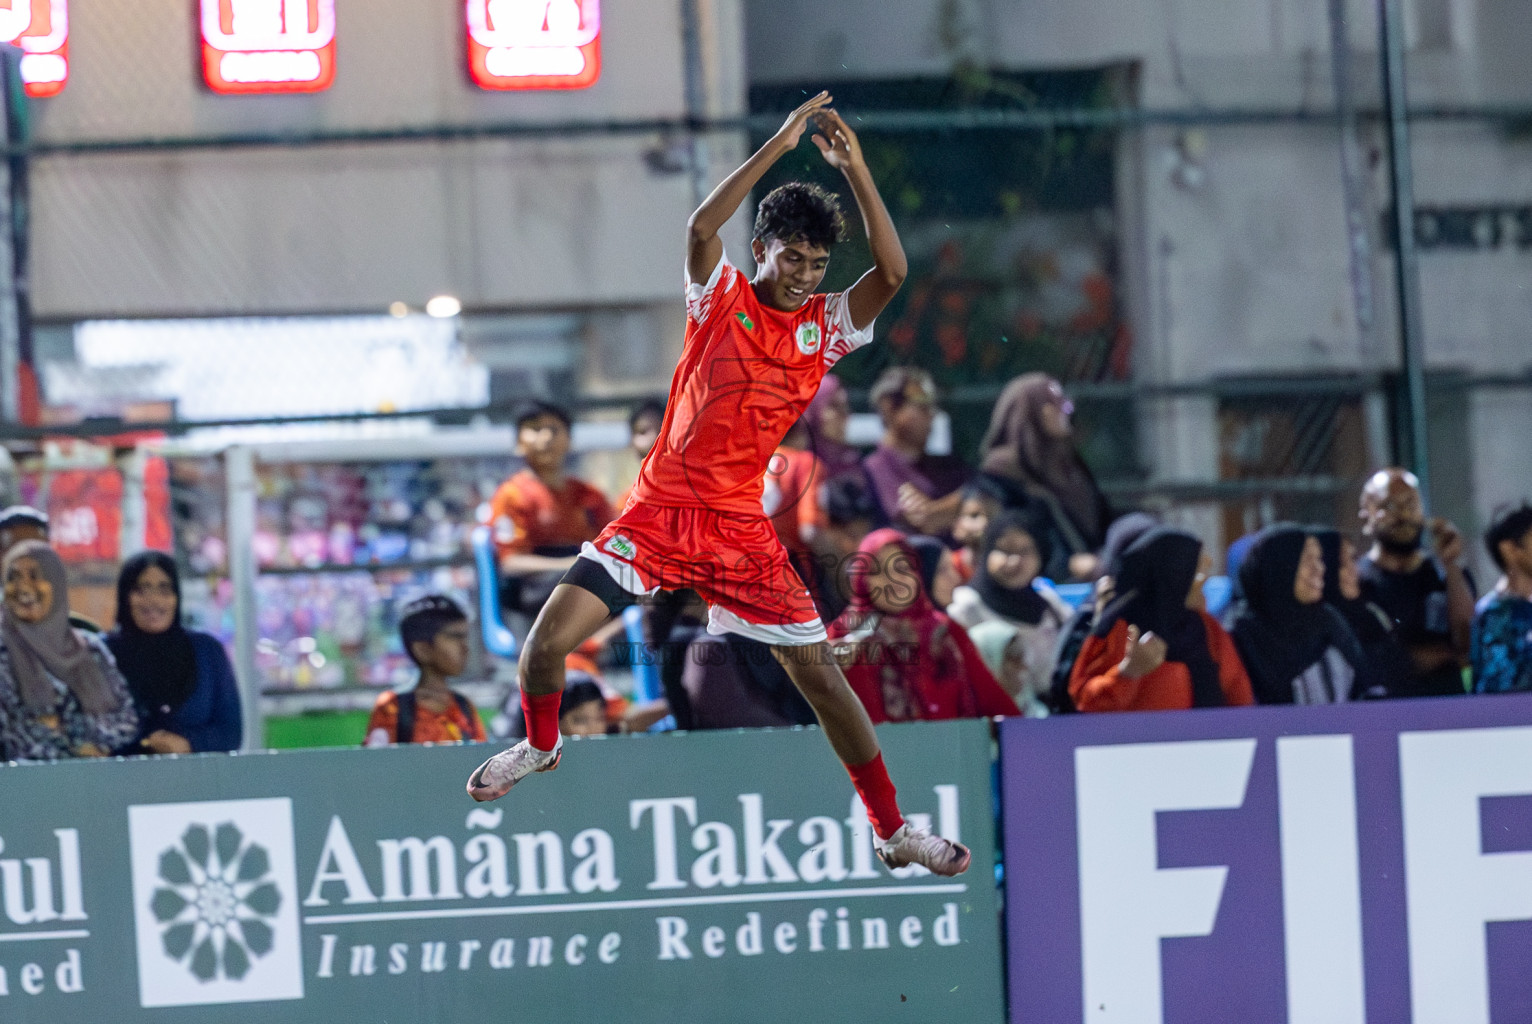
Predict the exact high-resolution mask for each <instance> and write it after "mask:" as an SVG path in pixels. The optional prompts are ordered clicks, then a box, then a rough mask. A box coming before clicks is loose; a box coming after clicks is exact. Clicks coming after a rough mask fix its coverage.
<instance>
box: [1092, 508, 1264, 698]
mask: <svg viewBox="0 0 1532 1024" xmlns="http://www.w3.org/2000/svg"><path fill="white" fill-rule="evenodd" d="M1201 559H1202V542H1201V541H1199V540H1198V539H1197V538H1196V537H1194V536H1193V535H1191V534H1190V533H1187V532H1186V531H1185V530H1176V529H1172V528H1170V527H1165V526H1160V527H1156V528H1155V529H1153V530H1150V531H1149V532H1148V533H1146V534H1144V535H1143V536H1142V537H1140V538H1139V539H1138V540H1137V541H1135V542H1134V543H1133V544H1132V545H1131V546H1130V547H1129V548H1128V549H1127V551H1125V552H1123V555H1122V562H1121V571H1120V572H1119V573H1118V577H1117V579H1116V580H1115V581H1114V594H1115V596H1114V597H1113V598H1112V599H1111V600H1110V601H1109V602H1108V603H1107V605H1106V607H1105V608H1103V609H1102V611H1101V615H1100V616H1099V617H1098V619H1097V621H1096V625H1095V627H1094V628H1093V629H1092V630H1091V634H1090V636H1089V637H1088V638H1086V641H1085V646H1084V647H1082V648H1080V655H1079V657H1078V658H1077V659H1076V660H1075V667H1074V671H1073V672H1072V673H1071V674H1070V678H1069V694H1070V696H1071V697H1073V698H1074V702H1075V706H1076V707H1077V708H1079V709H1080V710H1081V711H1162V710H1170V709H1177V708H1192V707H1221V706H1224V705H1245V704H1253V703H1255V700H1254V698H1253V697H1252V696H1251V693H1250V677H1249V676H1247V675H1246V674H1245V667H1244V665H1243V664H1241V663H1240V660H1239V654H1238V652H1237V651H1235V649H1234V641H1233V640H1231V639H1230V638H1229V634H1228V633H1226V632H1224V629H1223V627H1222V626H1220V625H1219V624H1218V623H1217V621H1216V620H1214V619H1213V617H1212V616H1211V615H1208V614H1207V613H1206V612H1204V611H1202V610H1201V601H1200V597H1201V595H1200V593H1199V592H1198V585H1199V584H1200V583H1201V579H1200V574H1199V572H1198V570H1199V568H1200V562H1201Z"/></svg>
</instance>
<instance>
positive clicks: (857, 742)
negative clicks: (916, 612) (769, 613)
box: [772, 641, 972, 876]
mask: <svg viewBox="0 0 1532 1024" xmlns="http://www.w3.org/2000/svg"><path fill="white" fill-rule="evenodd" d="M772 653H773V654H775V655H776V657H777V660H778V661H779V662H781V663H782V667H783V668H784V669H786V670H787V674H788V676H789V677H790V678H791V679H792V681H793V685H794V686H796V687H798V690H799V691H800V692H801V693H802V694H803V697H804V699H805V700H807V701H808V702H809V706H810V707H812V708H813V709H814V714H815V715H816V716H817V717H818V718H819V725H820V727H821V728H823V729H824V731H825V738H826V739H827V740H829V741H830V746H831V747H832V748H833V749H834V750H835V755H836V756H837V757H839V758H840V760H841V763H842V764H844V765H845V766H846V772H847V774H849V775H850V776H851V784H852V785H853V786H855V787H856V792H857V795H858V796H860V797H861V798H862V804H863V806H865V807H866V808H867V819H868V821H870V822H871V823H872V830H873V832H874V834H876V836H877V843H876V844H875V845H876V847H877V853H878V858H879V859H880V860H882V861H883V863H884V864H887V865H888V866H889V867H890V868H902V867H904V866H906V865H908V864H920V865H921V866H923V867H925V868H926V869H927V870H929V871H930V872H931V873H932V874H936V875H948V876H951V875H960V874H962V873H963V872H964V871H967V870H968V864H969V862H970V861H971V860H972V855H971V854H970V853H969V852H968V848H967V847H966V846H963V845H962V844H961V843H954V842H952V841H951V840H950V839H944V838H942V837H941V836H938V835H933V834H932V833H930V832H928V831H926V830H925V829H916V828H912V827H911V826H910V825H909V824H908V823H907V822H905V820H904V815H903V814H901V813H900V812H899V800H898V796H897V794H896V793H895V792H894V784H893V782H892V780H890V779H889V777H888V769H887V768H885V767H884V766H883V752H882V751H881V750H879V748H878V735H877V733H875V732H874V731H873V728H872V719H870V718H868V717H867V709H866V708H864V707H862V702H861V701H860V700H858V699H857V696H856V693H855V692H854V691H853V690H852V689H851V684H850V683H848V682H846V676H845V673H843V672H841V670H840V666H839V665H837V664H836V663H835V659H834V658H833V657H831V655H830V648H829V646H828V645H827V644H825V643H824V642H823V641H821V642H820V643H817V644H810V645H807V646H803V647H787V646H780V647H773V648H772Z"/></svg>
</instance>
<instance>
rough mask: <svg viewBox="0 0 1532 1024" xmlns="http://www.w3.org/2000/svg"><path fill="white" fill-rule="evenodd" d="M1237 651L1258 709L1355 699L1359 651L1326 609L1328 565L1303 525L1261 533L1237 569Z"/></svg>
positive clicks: (1360, 662) (1360, 663) (1336, 615)
mask: <svg viewBox="0 0 1532 1024" xmlns="http://www.w3.org/2000/svg"><path fill="white" fill-rule="evenodd" d="M1239 581H1240V589H1241V590H1242V591H1243V592H1244V595H1245V598H1244V604H1243V606H1242V607H1241V609H1240V611H1239V613H1238V614H1237V615H1236V616H1235V619H1234V644H1235V646H1236V647H1238V648H1239V655H1240V658H1241V659H1242V660H1243V661H1244V663H1245V669H1246V671H1248V672H1249V673H1250V685H1251V688H1252V689H1253V690H1254V691H1255V699H1256V700H1257V701H1258V702H1259V703H1261V704H1338V703H1341V702H1343V701H1348V700H1353V699H1355V698H1356V697H1357V696H1359V695H1360V694H1359V692H1358V687H1357V684H1358V682H1359V681H1360V679H1361V672H1362V668H1363V665H1364V658H1363V656H1362V649H1361V647H1360V645H1358V643H1357V641H1356V637H1355V636H1354V635H1353V634H1352V632H1351V627H1349V626H1347V625H1346V620H1345V619H1343V618H1341V615H1340V612H1338V611H1336V610H1335V609H1334V608H1332V607H1330V606H1329V605H1328V604H1326V603H1325V602H1324V585H1325V559H1324V553H1323V550H1322V548H1321V547H1320V544H1319V541H1318V540H1317V539H1316V538H1314V537H1313V536H1311V535H1310V534H1309V531H1308V530H1306V529H1304V528H1303V527H1301V526H1295V525H1293V524H1291V523H1287V524H1279V525H1277V526H1272V527H1268V528H1267V529H1265V530H1263V531H1261V534H1260V535H1259V536H1258V537H1257V538H1256V540H1255V543H1253V544H1252V545H1251V546H1250V550H1249V553H1248V554H1246V555H1245V560H1244V561H1243V562H1242V563H1241V564H1240V567H1239Z"/></svg>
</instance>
